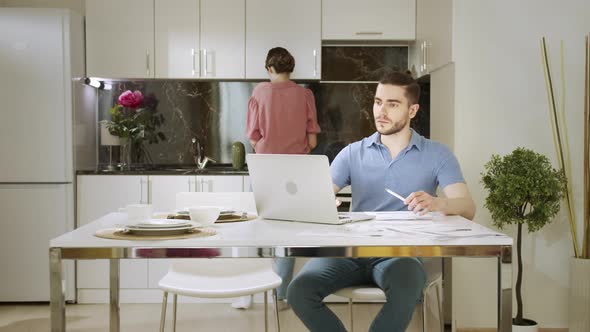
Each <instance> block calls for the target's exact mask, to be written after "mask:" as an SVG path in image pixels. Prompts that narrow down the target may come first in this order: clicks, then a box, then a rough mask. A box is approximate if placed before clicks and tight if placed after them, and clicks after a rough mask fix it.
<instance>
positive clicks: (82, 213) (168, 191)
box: [76, 175, 244, 303]
mask: <svg viewBox="0 0 590 332" xmlns="http://www.w3.org/2000/svg"><path fill="white" fill-rule="evenodd" d="M243 188H244V177H243V176H239V175H227V176H217V175H211V176H180V175H155V176H136V175H80V176H78V182H77V190H76V192H77V193H76V195H77V227H80V226H83V225H85V224H88V223H90V222H92V221H94V220H96V219H98V218H100V217H102V216H104V215H106V214H108V213H111V212H116V211H118V210H119V209H120V208H124V207H125V206H126V205H128V204H138V203H143V204H148V203H149V204H152V206H153V211H154V212H166V211H171V210H173V209H174V208H175V200H176V198H175V197H176V194H177V193H179V192H186V191H206V192H213V191H215V192H223V191H226V192H229V191H233V192H241V191H243ZM168 266H169V260H168V259H153V260H149V259H142V260H133V259H130V260H121V267H120V289H121V298H120V300H121V302H123V303H133V302H147V303H151V302H154V303H155V302H159V301H161V296H162V294H161V292H160V291H159V290H157V287H158V281H159V280H160V279H161V278H162V277H163V276H164V275H165V274H166V272H167V271H168ZM76 272H77V274H76V281H77V289H78V299H77V300H78V302H79V303H108V301H109V291H108V288H109V278H108V276H109V262H108V260H79V261H78V262H77V267H76Z"/></svg>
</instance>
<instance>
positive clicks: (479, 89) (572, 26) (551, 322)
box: [453, 0, 590, 327]
mask: <svg viewBox="0 0 590 332" xmlns="http://www.w3.org/2000/svg"><path fill="white" fill-rule="evenodd" d="M589 13H590V1H587V0H570V1H556V0H519V1H510V0H494V1H489V0H455V2H454V10H453V15H454V18H453V19H454V23H453V24H454V26H453V43H454V45H453V56H454V61H455V69H456V71H455V82H456V85H455V153H456V154H457V157H458V158H459V160H460V162H461V166H462V168H463V171H464V175H465V178H466V180H467V183H468V184H469V187H470V189H471V191H472V194H473V196H474V199H475V201H476V204H477V207H478V212H477V216H476V219H475V221H476V222H478V223H481V224H484V225H490V221H491V218H490V214H489V212H488V211H487V210H486V209H485V208H484V207H483V204H484V199H485V195H486V193H485V192H484V190H483V188H482V185H481V183H480V179H481V175H480V173H481V172H482V170H483V165H484V164H485V163H486V162H487V161H488V160H489V158H490V156H491V154H493V153H496V154H501V155H504V154H507V153H510V152H511V151H512V150H513V149H515V148H516V147H518V146H523V147H526V148H530V149H533V150H535V151H537V152H540V153H543V154H545V155H547V156H548V157H549V158H550V159H551V160H552V161H553V162H554V165H557V163H556V158H555V156H556V153H555V149H554V145H553V138H552V134H551V125H550V121H549V111H548V104H547V95H546V90H545V80H544V77H543V67H542V62H541V52H540V38H541V37H542V36H546V37H547V40H548V46H549V53H550V60H551V63H552V68H553V75H554V82H559V79H558V78H559V76H558V75H559V73H560V72H559V57H558V56H559V41H560V39H563V40H564V43H565V77H566V87H567V91H566V109H567V126H568V129H569V143H570V149H571V152H572V155H571V161H572V171H573V174H574V178H573V183H574V184H575V185H574V188H573V189H574V196H575V206H576V218H577V220H578V225H579V227H578V234H581V217H582V188H581V185H580V184H581V183H582V151H583V146H582V144H583V142H582V132H583V128H582V120H583V116H582V112H583V88H584V78H583V66H584V36H585V34H587V33H588V32H590V14H589ZM557 87H558V88H559V87H560V84H559V83H558V84H557ZM557 90H559V89H557ZM558 92H559V91H558ZM562 206H563V207H562V212H561V213H560V216H558V218H556V220H555V221H554V222H553V223H552V224H550V225H548V226H546V227H545V228H544V229H542V230H541V231H540V232H538V233H535V234H532V235H529V234H526V235H525V236H524V238H523V241H524V242H523V243H524V244H523V259H524V262H525V267H524V268H525V274H524V284H523V297H524V314H525V316H526V317H527V318H531V319H534V320H537V321H538V322H539V324H540V325H541V326H542V327H567V324H568V323H567V312H568V305H567V292H568V259H569V257H570V256H572V254H573V249H572V244H571V240H570V239H571V237H570V235H569V226H568V221H567V219H566V218H565V214H564V212H565V204H564V205H562ZM506 232H507V233H509V234H515V230H514V228H513V227H512V228H510V229H508V230H506ZM514 262H516V260H515V259H514ZM495 264H496V262H495V260H489V259H485V260H473V259H471V260H467V259H461V260H455V263H454V266H453V292H454V299H455V300H454V301H453V310H454V317H455V319H456V322H457V326H458V327H491V326H495V325H496V321H495V319H496V300H495V296H496V294H495V285H496V272H495ZM513 266H514V269H515V270H514V273H516V264H514V265H513ZM514 279H516V277H514ZM459 299H460V300H459ZM514 303H515V302H514ZM474 308H477V309H476V310H474ZM514 310H516V304H514Z"/></svg>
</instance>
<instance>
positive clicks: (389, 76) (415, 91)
mask: <svg viewBox="0 0 590 332" xmlns="http://www.w3.org/2000/svg"><path fill="white" fill-rule="evenodd" d="M379 83H381V84H391V85H396V86H400V87H402V88H404V90H406V98H408V102H409V103H410V105H413V104H418V100H420V85H418V83H417V82H416V80H414V79H413V78H412V76H410V75H408V74H406V73H402V72H399V71H390V72H387V73H385V74H384V75H383V76H382V77H381V79H380V80H379Z"/></svg>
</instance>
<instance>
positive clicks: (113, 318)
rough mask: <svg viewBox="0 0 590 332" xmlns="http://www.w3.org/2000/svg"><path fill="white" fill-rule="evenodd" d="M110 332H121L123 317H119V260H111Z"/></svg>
mask: <svg viewBox="0 0 590 332" xmlns="http://www.w3.org/2000/svg"><path fill="white" fill-rule="evenodd" d="M109 281H110V330H109V331H110V332H119V330H120V328H121V317H120V315H119V260H118V259H111V260H110V276H109Z"/></svg>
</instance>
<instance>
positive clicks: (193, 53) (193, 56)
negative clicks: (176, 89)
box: [191, 48, 195, 76]
mask: <svg viewBox="0 0 590 332" xmlns="http://www.w3.org/2000/svg"><path fill="white" fill-rule="evenodd" d="M191 58H192V59H193V70H192V72H191V73H192V76H195V49H194V48H191Z"/></svg>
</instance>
